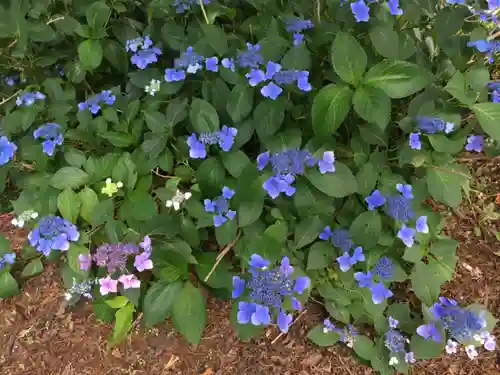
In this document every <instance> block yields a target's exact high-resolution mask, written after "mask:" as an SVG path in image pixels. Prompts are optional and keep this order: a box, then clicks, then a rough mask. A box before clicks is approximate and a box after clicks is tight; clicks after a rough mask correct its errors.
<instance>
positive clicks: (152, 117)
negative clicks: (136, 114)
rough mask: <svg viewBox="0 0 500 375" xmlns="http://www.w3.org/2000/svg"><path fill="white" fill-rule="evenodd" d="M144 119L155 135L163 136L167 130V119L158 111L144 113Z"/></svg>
mask: <svg viewBox="0 0 500 375" xmlns="http://www.w3.org/2000/svg"><path fill="white" fill-rule="evenodd" d="M144 119H145V120H146V125H147V126H148V128H149V129H151V131H152V132H153V133H158V134H163V133H165V131H166V130H167V118H166V117H165V115H164V114H162V113H160V112H158V111H154V112H144Z"/></svg>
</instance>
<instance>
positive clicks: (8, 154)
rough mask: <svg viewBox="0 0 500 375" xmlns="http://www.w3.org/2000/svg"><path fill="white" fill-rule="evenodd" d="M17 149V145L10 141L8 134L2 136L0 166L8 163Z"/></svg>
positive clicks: (0, 141) (0, 139)
mask: <svg viewBox="0 0 500 375" xmlns="http://www.w3.org/2000/svg"><path fill="white" fill-rule="evenodd" d="M16 151H17V146H16V145H15V144H14V142H10V141H9V138H7V137H6V136H4V135H3V136H1V137H0V166H1V165H5V164H7V163H8V162H9V161H11V160H12V159H13V158H14V154H15V153H16Z"/></svg>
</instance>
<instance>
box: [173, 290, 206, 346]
mask: <svg viewBox="0 0 500 375" xmlns="http://www.w3.org/2000/svg"><path fill="white" fill-rule="evenodd" d="M206 320H207V311H206V305H205V297H203V295H202V294H201V291H200V290H199V289H198V288H195V287H194V286H193V285H192V284H191V283H190V282H189V281H188V282H186V283H185V284H184V287H183V288H182V290H181V292H180V293H179V294H178V295H177V298H176V299H175V302H174V305H173V306H172V321H173V323H174V326H175V328H176V329H177V330H178V331H179V332H180V333H181V335H182V336H183V337H184V339H185V340H186V341H187V342H188V343H190V344H195V345H197V344H199V343H200V340H201V336H202V334H203V330H204V329H205V324H206Z"/></svg>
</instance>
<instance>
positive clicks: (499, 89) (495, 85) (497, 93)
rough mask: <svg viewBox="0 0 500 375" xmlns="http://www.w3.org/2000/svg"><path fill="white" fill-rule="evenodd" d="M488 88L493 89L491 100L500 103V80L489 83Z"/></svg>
mask: <svg viewBox="0 0 500 375" xmlns="http://www.w3.org/2000/svg"><path fill="white" fill-rule="evenodd" d="M488 88H489V89H490V90H491V101H492V102H493V103H500V81H493V82H490V83H488Z"/></svg>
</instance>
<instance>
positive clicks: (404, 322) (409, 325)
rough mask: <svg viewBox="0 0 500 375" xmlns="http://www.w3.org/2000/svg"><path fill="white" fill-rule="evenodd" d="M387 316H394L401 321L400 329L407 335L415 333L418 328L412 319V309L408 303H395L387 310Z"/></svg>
mask: <svg viewBox="0 0 500 375" xmlns="http://www.w3.org/2000/svg"><path fill="white" fill-rule="evenodd" d="M386 316H392V317H393V318H394V319H396V320H397V321H399V326H398V328H400V329H401V330H403V331H404V332H406V333H414V332H415V329H416V328H417V327H416V326H417V324H416V323H417V322H416V321H413V319H412V318H411V313H410V307H409V305H408V304H407V303H393V304H392V305H390V306H389V307H388V308H387V311H386Z"/></svg>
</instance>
